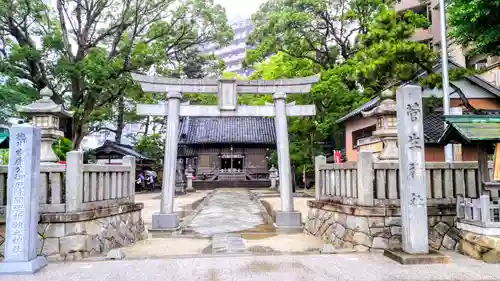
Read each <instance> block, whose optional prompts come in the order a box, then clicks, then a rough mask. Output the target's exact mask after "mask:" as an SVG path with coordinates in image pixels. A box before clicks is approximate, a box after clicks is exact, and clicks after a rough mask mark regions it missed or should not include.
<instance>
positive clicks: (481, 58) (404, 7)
mask: <svg viewBox="0 0 500 281" xmlns="http://www.w3.org/2000/svg"><path fill="white" fill-rule="evenodd" d="M395 9H396V11H397V12H404V11H408V10H411V11H413V12H414V13H417V14H421V15H423V16H425V17H427V20H428V21H429V23H430V26H429V28H426V29H424V28H419V29H417V30H416V31H415V34H414V35H413V37H412V39H414V40H416V41H421V42H426V43H428V44H429V46H431V47H432V48H435V49H436V50H439V49H440V48H441V37H440V30H439V25H440V22H441V18H440V15H439V1H438V0H427V1H422V0H400V2H399V3H397V4H396V5H395ZM448 54H449V59H450V60H452V61H454V62H455V63H457V64H458V65H460V66H462V67H467V68H472V69H478V70H483V71H484V72H483V73H482V74H481V75H479V77H481V78H482V79H484V80H485V81H487V82H488V83H490V84H492V85H495V86H496V87H500V58H499V57H488V56H485V55H475V56H468V52H467V50H466V49H463V48H462V47H461V46H459V45H457V44H455V43H454V42H453V39H451V38H450V39H448Z"/></svg>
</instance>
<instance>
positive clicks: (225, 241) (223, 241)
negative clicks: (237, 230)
mask: <svg viewBox="0 0 500 281" xmlns="http://www.w3.org/2000/svg"><path fill="white" fill-rule="evenodd" d="M212 253H214V254H220V253H228V254H235V253H245V242H243V239H242V238H241V237H240V236H239V235H236V234H216V235H214V236H213V237H212Z"/></svg>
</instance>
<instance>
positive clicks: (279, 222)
mask: <svg viewBox="0 0 500 281" xmlns="http://www.w3.org/2000/svg"><path fill="white" fill-rule="evenodd" d="M275 226H276V228H277V229H278V231H279V232H286V233H297V232H302V231H303V228H302V215H301V213H300V212H297V211H291V212H287V211H276V223H275Z"/></svg>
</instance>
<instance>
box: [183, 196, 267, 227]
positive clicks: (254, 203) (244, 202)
mask: <svg viewBox="0 0 500 281" xmlns="http://www.w3.org/2000/svg"><path fill="white" fill-rule="evenodd" d="M202 206H203V207H202V209H201V211H200V212H198V213H197V214H196V215H195V216H194V218H193V219H192V220H191V221H190V222H189V223H188V225H187V226H186V230H188V231H192V232H194V233H197V234H199V235H201V236H203V237H212V236H213V235H215V234H222V233H232V232H239V231H243V230H249V229H252V228H255V227H256V226H259V225H263V224H265V222H264V219H263V217H262V214H261V213H262V211H263V207H262V204H261V203H260V202H259V201H258V200H257V199H255V198H252V196H251V195H250V192H249V191H248V190H244V189H230V190H225V189H224V190H221V189H219V190H216V191H214V193H213V194H212V195H211V196H209V197H207V198H206V199H205V201H204V202H203V203H202ZM264 211H265V210H264Z"/></svg>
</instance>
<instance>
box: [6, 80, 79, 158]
mask: <svg viewBox="0 0 500 281" xmlns="http://www.w3.org/2000/svg"><path fill="white" fill-rule="evenodd" d="M40 96H41V99H39V100H37V101H35V102H33V103H31V104H28V105H17V106H16V109H17V111H18V112H19V113H20V114H21V115H24V116H28V117H30V118H31V123H32V124H33V125H34V126H37V127H39V128H40V129H41V130H42V132H41V133H42V142H41V145H40V162H41V163H42V164H43V163H53V162H57V156H56V154H55V153H54V151H53V150H52V144H53V143H54V142H55V141H57V140H58V139H59V138H61V137H63V136H64V132H62V131H61V130H60V129H59V120H60V119H62V118H64V119H66V118H71V117H72V115H73V114H72V113H71V112H68V111H66V110H65V109H64V108H63V106H62V105H60V104H56V103H55V102H54V101H53V100H52V99H51V97H52V90H50V89H49V88H47V87H45V88H44V89H42V90H41V91H40Z"/></svg>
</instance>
